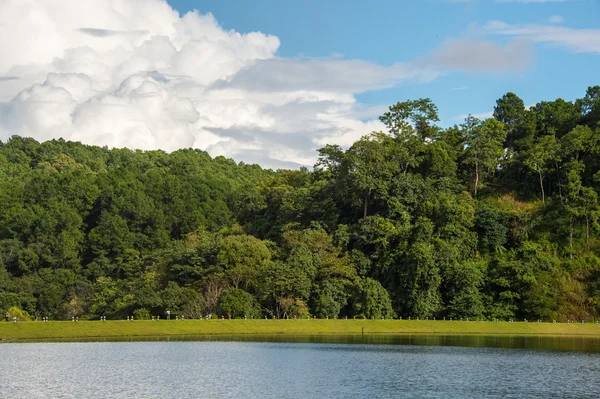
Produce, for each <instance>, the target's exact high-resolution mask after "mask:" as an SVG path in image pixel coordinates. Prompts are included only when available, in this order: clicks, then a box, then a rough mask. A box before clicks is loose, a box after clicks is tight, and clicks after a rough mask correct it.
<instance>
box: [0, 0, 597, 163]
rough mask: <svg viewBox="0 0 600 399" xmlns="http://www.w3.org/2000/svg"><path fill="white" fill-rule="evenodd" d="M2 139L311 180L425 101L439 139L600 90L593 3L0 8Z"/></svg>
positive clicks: (485, 0)
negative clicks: (265, 170)
mask: <svg viewBox="0 0 600 399" xmlns="http://www.w3.org/2000/svg"><path fill="white" fill-rule="evenodd" d="M1 4H2V5H1V6H0V7H1V9H2V12H0V37H5V38H7V37H10V38H11V40H0V54H2V57H0V140H2V141H5V140H7V139H8V138H10V137H11V136H12V135H14V134H17V135H21V136H29V137H33V138H35V139H37V140H39V141H45V140H50V139H54V138H59V137H61V138H64V139H65V140H73V141H81V142H84V143H87V144H94V145H100V146H108V147H127V148H132V149H134V148H135V149H142V150H155V149H161V150H165V151H175V150H177V149H180V148H189V147H191V148H198V149H202V150H205V151H207V152H208V153H209V154H210V155H212V156H219V155H222V156H225V157H229V158H233V159H234V160H236V161H243V162H246V163H258V164H260V165H262V166H264V167H269V168H274V169H276V168H298V167H300V166H312V165H313V164H314V162H315V161H316V159H317V154H318V153H317V150H318V149H319V148H321V147H323V146H324V145H325V144H338V145H341V146H342V147H346V148H347V147H349V146H351V145H352V144H353V143H354V142H355V141H356V140H358V139H359V138H360V137H361V136H363V135H366V134H369V133H371V132H373V131H380V130H383V129H384V126H383V124H382V123H381V122H380V121H379V120H378V117H379V116H380V115H381V114H382V113H384V112H385V111H386V109H387V107H388V106H390V105H392V104H394V103H396V102H398V101H404V100H408V99H417V98H431V99H432V100H433V101H434V102H435V103H436V104H437V105H438V107H439V111H440V118H441V125H442V126H451V125H453V124H457V123H461V122H462V120H463V119H464V117H466V116H467V114H469V113H471V114H473V115H475V116H477V117H480V118H485V117H489V116H490V115H491V111H492V110H493V107H494V104H495V101H496V100H497V99H498V98H500V97H501V96H502V95H503V94H505V93H506V92H509V91H512V92H515V93H517V94H518V95H519V96H521V97H522V98H523V100H524V102H525V104H526V105H533V104H535V103H537V102H539V101H542V100H554V99H556V98H558V97H562V98H564V99H566V100H574V99H576V98H579V97H582V96H584V95H585V91H586V89H587V87H588V86H592V85H598V84H600V79H599V74H598V72H597V71H599V70H600V0H471V1H465V0H421V1H416V0H415V1H400V0H396V1H391V0H372V1H368V2H367V1H358V0H344V1H342V0H321V1H317V0H295V1H284V0H206V1H198V0H168V2H167V1H165V0H87V1H85V2H82V1H80V0H44V1H39V0H2V2H1Z"/></svg>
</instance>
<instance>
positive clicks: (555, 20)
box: [548, 15, 565, 24]
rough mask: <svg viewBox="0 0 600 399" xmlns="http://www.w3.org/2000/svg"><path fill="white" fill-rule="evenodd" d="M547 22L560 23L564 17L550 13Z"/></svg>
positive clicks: (563, 20)
mask: <svg viewBox="0 0 600 399" xmlns="http://www.w3.org/2000/svg"><path fill="white" fill-rule="evenodd" d="M548 22H549V23H551V24H562V23H563V22H565V18H564V17H563V16H562V15H552V16H551V17H550V18H548Z"/></svg>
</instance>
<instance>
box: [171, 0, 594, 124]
mask: <svg viewBox="0 0 600 399" xmlns="http://www.w3.org/2000/svg"><path fill="white" fill-rule="evenodd" d="M169 3H170V4H171V5H172V6H173V7H174V8H176V9H177V10H179V11H180V12H182V13H185V12H188V11H190V10H193V9H197V10H199V11H200V12H203V13H206V12H210V13H212V14H213V15H214V16H215V17H216V19H217V20H218V21H219V23H220V24H221V25H222V26H223V27H224V28H225V29H234V30H236V31H238V32H251V31H261V32H264V33H269V34H273V35H275V36H277V37H278V38H279V39H280V40H281V46H280V47H279V51H278V55H279V56H281V57H332V56H334V57H335V56H342V55H343V57H344V58H345V59H362V60H367V61H371V62H374V63H378V64H383V65H391V64H393V63H395V62H399V61H400V62H410V61H412V60H415V59H417V58H418V57H422V56H425V55H426V54H427V53H429V52H430V51H432V50H434V49H436V48H438V47H439V46H441V45H442V44H443V43H444V41H445V40H451V39H461V38H467V37H471V38H478V39H488V40H493V41H496V42H498V43H500V44H504V43H506V42H508V41H510V40H512V39H513V38H512V37H508V38H507V37H501V36H500V37H498V36H493V35H486V34H485V33H481V32H478V30H480V29H481V28H482V27H483V26H485V24H486V23H487V22H489V21H503V22H506V23H508V24H511V25H530V24H535V25H539V26H553V25H554V26H559V27H566V28H570V29H598V28H600V2H598V1H595V0H579V1H578V0H575V1H543V0H538V1H531V2H520V1H505V2H502V1H500V2H499V1H493V0H473V1H460V0H456V1H444V0H418V1H417V0H415V1H398V0H395V1H394V0H373V1H369V2H365V1H361V0H322V1H318V0H298V1H279V0H255V1H246V0H206V1H197V0H170V1H169ZM530 45H531V56H532V59H531V61H530V63H528V64H527V67H526V68H524V69H523V70H522V71H521V70H519V71H507V72H501V71H500V72H498V71H494V72H490V71H485V70H484V71H472V72H468V73H465V72H460V71H458V72H457V71H453V72H448V73H447V74H446V75H445V76H442V77H439V78H438V79H436V80H434V81H432V82H429V83H425V84H416V83H408V84H399V85H397V86H396V87H394V88H390V89H384V90H378V91H370V92H366V93H360V94H357V95H356V98H357V99H358V100H359V101H360V102H362V103H367V104H373V105H391V104H393V103H395V102H397V101H402V100H406V99H410V98H418V97H429V98H431V99H433V100H434V102H435V103H436V104H437V105H438V107H439V109H440V116H441V118H442V122H443V123H444V124H445V125H449V124H453V123H456V122H459V121H460V118H457V116H460V115H464V114H467V113H473V114H485V113H487V112H489V111H490V110H492V109H493V106H494V103H495V100H496V99H498V98H499V97H500V96H502V95H503V94H504V93H506V92H508V91H512V92H515V93H517V94H518V95H519V96H520V97H521V98H523V100H524V101H525V103H526V104H535V103H537V102H538V101H542V100H553V99H555V98H558V97H562V98H565V99H568V100H573V99H575V98H578V97H581V96H583V95H584V94H585V90H586V88H587V87H588V86H591V85H596V84H600V81H599V75H598V71H599V70H600V57H599V55H600V49H598V48H596V51H595V52H591V51H590V52H581V53H575V52H574V51H573V50H572V49H570V48H561V45H560V44H556V43H535V42H532V43H530Z"/></svg>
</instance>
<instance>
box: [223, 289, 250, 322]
mask: <svg viewBox="0 0 600 399" xmlns="http://www.w3.org/2000/svg"><path fill="white" fill-rule="evenodd" d="M219 309H220V313H221V315H223V316H227V317H232V318H236V317H244V316H245V317H259V316H260V307H259V305H258V303H257V302H256V299H254V297H253V296H252V295H251V294H250V293H248V292H246V291H244V290H241V289H239V288H230V289H228V290H225V291H223V293H222V294H221V296H220V297H219Z"/></svg>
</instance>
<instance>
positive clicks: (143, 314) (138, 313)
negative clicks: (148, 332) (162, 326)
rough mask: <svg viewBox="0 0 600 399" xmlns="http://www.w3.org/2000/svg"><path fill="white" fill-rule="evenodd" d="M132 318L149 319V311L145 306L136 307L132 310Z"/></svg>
mask: <svg viewBox="0 0 600 399" xmlns="http://www.w3.org/2000/svg"><path fill="white" fill-rule="evenodd" d="M133 318H134V319H135V320H150V311H149V310H148V309H145V308H141V309H136V310H134V311H133Z"/></svg>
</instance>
